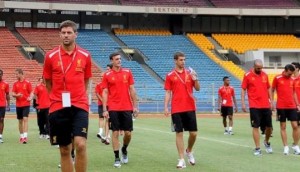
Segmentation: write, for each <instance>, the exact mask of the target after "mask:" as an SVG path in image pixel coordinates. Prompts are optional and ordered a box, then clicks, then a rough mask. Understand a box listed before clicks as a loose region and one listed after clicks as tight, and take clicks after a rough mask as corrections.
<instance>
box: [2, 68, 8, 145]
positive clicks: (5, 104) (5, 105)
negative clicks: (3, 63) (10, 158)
mask: <svg viewBox="0 0 300 172" xmlns="http://www.w3.org/2000/svg"><path fill="white" fill-rule="evenodd" d="M2 77H3V70H1V69H0V143H3V136H2V134H3V129H4V118H5V111H9V110H10V105H9V104H10V97H9V84H8V83H7V82H5V81H4V80H3V78H2Z"/></svg>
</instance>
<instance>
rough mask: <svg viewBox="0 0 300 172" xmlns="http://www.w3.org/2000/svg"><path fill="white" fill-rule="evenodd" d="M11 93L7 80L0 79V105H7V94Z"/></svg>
mask: <svg viewBox="0 0 300 172" xmlns="http://www.w3.org/2000/svg"><path fill="white" fill-rule="evenodd" d="M7 94H9V84H8V83H7V82H5V81H3V80H2V81H0V107H6V106H7V102H6V95H7Z"/></svg>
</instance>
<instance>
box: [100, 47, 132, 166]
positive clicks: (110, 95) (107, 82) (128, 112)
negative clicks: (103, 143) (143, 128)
mask: <svg viewBox="0 0 300 172" xmlns="http://www.w3.org/2000/svg"><path fill="white" fill-rule="evenodd" d="M109 59H110V61H111V64H112V65H113V67H112V69H111V70H110V71H107V72H106V73H105V74H104V77H103V81H102V84H103V96H102V103H103V116H104V117H108V115H109V122H110V129H111V130H112V144H113V151H114V154H115V163H114V167H116V168H120V167H121V160H120V157H119V147H120V143H119V130H124V138H123V147H122V149H121V151H122V162H123V163H124V164H127V163H128V152H127V147H128V145H129V143H130V140H131V132H132V130H133V124H132V114H134V115H137V112H138V109H137V97H136V92H135V88H134V80H133V76H132V73H131V71H130V70H129V69H125V68H122V67H121V55H120V54H119V53H112V54H111V55H110V56H109ZM107 106H108V107H109V109H107ZM108 110H109V111H108Z"/></svg>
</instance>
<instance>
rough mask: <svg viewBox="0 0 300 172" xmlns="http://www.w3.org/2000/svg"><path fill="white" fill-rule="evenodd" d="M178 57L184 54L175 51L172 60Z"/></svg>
mask: <svg viewBox="0 0 300 172" xmlns="http://www.w3.org/2000/svg"><path fill="white" fill-rule="evenodd" d="M178 57H185V55H184V53H183V52H179V51H178V52H176V53H175V54H174V60H177V59H178Z"/></svg>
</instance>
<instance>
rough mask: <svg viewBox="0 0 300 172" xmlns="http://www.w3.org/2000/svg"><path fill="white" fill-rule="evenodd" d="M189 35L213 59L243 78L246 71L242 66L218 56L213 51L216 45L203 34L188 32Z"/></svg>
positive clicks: (239, 77) (234, 74)
mask: <svg viewBox="0 0 300 172" xmlns="http://www.w3.org/2000/svg"><path fill="white" fill-rule="evenodd" d="M187 37H188V38H190V39H191V41H192V42H193V43H194V44H195V45H196V46H197V47H199V48H200V49H201V50H202V51H203V52H204V53H205V54H206V55H207V56H208V57H209V58H210V59H211V60H213V61H214V62H215V63H217V64H219V65H220V66H221V67H223V68H224V69H225V70H226V71H228V72H230V73H231V74H232V75H233V76H235V77H237V78H238V79H239V80H242V79H243V76H244V74H245V71H244V70H243V69H242V68H241V67H239V66H237V65H235V64H234V63H233V62H232V61H224V60H221V59H219V58H218V57H216V55H215V54H214V53H213V52H212V51H211V50H213V49H214V47H215V46H214V45H213V44H212V43H211V42H210V41H209V40H208V39H207V38H206V37H205V36H204V35H203V34H188V35H187Z"/></svg>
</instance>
